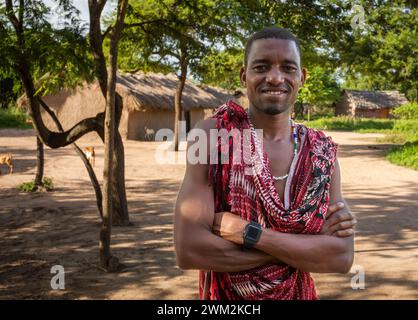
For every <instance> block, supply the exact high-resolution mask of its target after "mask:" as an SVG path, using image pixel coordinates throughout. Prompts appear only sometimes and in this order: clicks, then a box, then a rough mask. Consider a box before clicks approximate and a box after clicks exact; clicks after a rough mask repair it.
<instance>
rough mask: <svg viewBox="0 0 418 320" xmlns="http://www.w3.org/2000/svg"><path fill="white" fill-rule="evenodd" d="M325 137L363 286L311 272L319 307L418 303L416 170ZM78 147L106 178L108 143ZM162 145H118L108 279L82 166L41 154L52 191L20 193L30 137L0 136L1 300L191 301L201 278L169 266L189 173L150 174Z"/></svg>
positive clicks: (342, 136) (19, 133) (347, 136)
mask: <svg viewBox="0 0 418 320" xmlns="http://www.w3.org/2000/svg"><path fill="white" fill-rule="evenodd" d="M328 134H329V135H331V136H332V137H333V138H334V140H335V141H336V142H338V143H339V144H340V151H339V159H340V165H341V168H342V180H343V191H344V195H345V198H346V200H347V201H348V203H349V204H350V208H351V210H352V211H353V212H354V213H355V214H356V215H357V217H358V220H359V224H358V228H357V232H356V240H355V241H356V244H355V249H356V254H355V262H354V264H355V267H354V268H353V270H352V271H355V268H357V267H356V266H358V268H362V270H364V272H365V288H364V289H359V290H353V289H352V287H351V284H350V283H351V279H352V277H353V276H354V275H355V273H351V274H346V275H338V274H314V278H315V280H316V284H317V288H318V293H319V296H320V298H321V299H417V298H418V272H417V270H418V172H417V171H413V170H411V169H405V168H402V167H398V166H395V165H392V164H390V163H389V162H387V161H385V160H384V158H383V154H384V150H385V149H387V148H389V147H390V146H389V145H383V144H378V143H376V142H375V138H376V137H378V136H379V135H377V134H356V133H345V132H328ZM79 145H80V146H81V147H84V146H89V145H91V146H94V147H95V149H96V154H97V157H96V167H95V171H96V174H97V175H98V178H99V180H101V179H102V169H103V151H104V148H103V145H102V144H101V142H100V141H99V140H98V139H97V138H96V137H95V136H94V135H89V136H86V137H83V138H82V139H81V140H80V141H79ZM158 145H159V144H158V143H155V142H138V141H126V142H125V154H126V187H127V197H128V202H129V210H130V217H131V221H132V222H133V224H134V225H133V226H132V227H115V228H114V229H113V235H112V248H113V252H114V254H115V255H116V256H118V257H119V258H120V260H121V261H122V263H123V264H124V265H125V268H124V270H123V272H120V273H117V274H107V273H104V272H102V271H101V270H99V269H98V268H97V261H98V235H99V225H100V219H99V216H98V212H97V209H96V205H95V197H94V192H93V189H92V187H91V185H90V182H89V179H88V175H87V173H86V170H85V168H84V166H83V164H82V162H81V160H80V159H79V158H78V156H77V155H76V154H75V152H74V151H73V150H72V148H71V147H66V148H61V149H56V150H52V149H49V148H46V152H45V160H46V163H45V176H48V177H52V178H53V180H54V184H55V190H54V191H53V192H43V193H34V194H24V193H20V192H19V191H18V190H17V189H16V186H18V185H19V184H21V183H22V182H27V181H29V180H32V179H33V178H34V173H35V165H36V158H35V146H36V142H35V136H34V134H33V131H32V130H14V129H13V130H12V129H3V130H0V153H2V152H11V153H12V154H13V156H14V164H15V173H14V174H13V175H8V174H6V172H7V170H6V167H5V166H0V170H1V172H2V175H1V176H0V299H55V298H65V299H197V298H198V297H197V271H182V270H180V269H179V268H177V267H176V264H175V255H174V248H173V239H172V238H173V225H172V221H173V206H174V202H175V199H176V195H177V191H178V189H179V186H180V182H181V179H182V177H183V174H184V168H185V166H184V164H181V163H180V164H169V165H167V164H156V162H155V158H154V157H155V151H156V150H157V148H158ZM180 154H181V155H183V156H184V152H183V153H180ZM180 160H181V159H180ZM183 160H184V159H183ZM180 162H181V161H180ZM54 265H62V266H63V267H64V268H65V290H52V289H51V285H50V281H51V278H52V277H53V276H54V275H53V274H51V273H50V271H51V267H52V266H54ZM356 270H357V269H356Z"/></svg>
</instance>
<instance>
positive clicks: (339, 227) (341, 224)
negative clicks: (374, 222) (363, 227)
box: [330, 220, 357, 232]
mask: <svg viewBox="0 0 418 320" xmlns="http://www.w3.org/2000/svg"><path fill="white" fill-rule="evenodd" d="M356 223H357V221H355V220H349V221H342V222H339V223H337V224H334V225H332V226H331V227H330V229H331V232H335V231H338V230H345V229H349V228H354V226H355V225H356Z"/></svg>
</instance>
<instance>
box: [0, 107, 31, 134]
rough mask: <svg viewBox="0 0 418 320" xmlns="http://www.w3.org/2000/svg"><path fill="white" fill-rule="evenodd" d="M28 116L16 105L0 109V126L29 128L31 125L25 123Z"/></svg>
mask: <svg viewBox="0 0 418 320" xmlns="http://www.w3.org/2000/svg"><path fill="white" fill-rule="evenodd" d="M27 119H29V117H28V116H27V115H26V114H25V113H23V112H22V111H21V110H20V109H19V108H17V107H10V108H7V109H0V128H18V129H31V128H32V125H30V124H27V123H26V120H27Z"/></svg>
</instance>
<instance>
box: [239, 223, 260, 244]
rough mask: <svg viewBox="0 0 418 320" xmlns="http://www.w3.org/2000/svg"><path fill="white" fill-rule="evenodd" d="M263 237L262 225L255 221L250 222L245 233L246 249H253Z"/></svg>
mask: <svg viewBox="0 0 418 320" xmlns="http://www.w3.org/2000/svg"><path fill="white" fill-rule="evenodd" d="M260 237H261V225H260V224H258V223H257V222H255V221H250V223H248V224H247V225H246V226H245V228H244V233H243V239H244V248H246V249H251V248H252V247H254V246H255V244H256V243H257V242H258V240H260Z"/></svg>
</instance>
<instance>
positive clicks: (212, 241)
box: [176, 230, 276, 272]
mask: <svg viewBox="0 0 418 320" xmlns="http://www.w3.org/2000/svg"><path fill="white" fill-rule="evenodd" d="M190 238H192V237H190ZM193 239H194V240H193V241H190V240H186V241H181V240H179V243H178V244H177V245H176V247H177V250H176V251H177V264H178V265H179V267H180V268H182V269H200V270H212V271H217V272H237V271H244V270H249V269H252V268H255V267H258V266H261V265H264V264H267V263H271V262H274V261H276V259H275V258H274V257H273V256H271V255H269V254H267V253H264V252H261V251H259V250H256V249H252V250H246V251H244V250H242V246H240V245H237V244H234V243H232V242H230V241H228V240H225V239H222V238H221V237H219V236H217V235H215V234H213V233H212V232H211V231H209V230H201V232H199V236H198V237H193Z"/></svg>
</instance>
